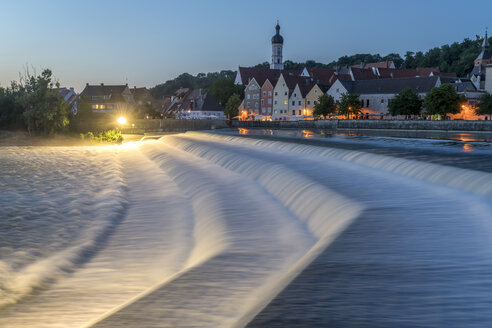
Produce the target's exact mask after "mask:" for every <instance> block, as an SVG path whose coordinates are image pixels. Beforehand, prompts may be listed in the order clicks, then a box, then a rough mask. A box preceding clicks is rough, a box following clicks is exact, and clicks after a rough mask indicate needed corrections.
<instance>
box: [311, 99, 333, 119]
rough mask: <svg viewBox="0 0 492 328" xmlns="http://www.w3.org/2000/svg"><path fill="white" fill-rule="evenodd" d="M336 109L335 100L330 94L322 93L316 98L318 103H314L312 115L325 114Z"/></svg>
mask: <svg viewBox="0 0 492 328" xmlns="http://www.w3.org/2000/svg"><path fill="white" fill-rule="evenodd" d="M336 110H337V108H336V106H335V100H334V99H333V97H332V96H329V95H327V94H326V93H324V94H323V95H322V96H321V97H319V98H318V103H317V104H316V105H314V111H313V115H314V116H326V115H328V114H331V113H335V112H336Z"/></svg>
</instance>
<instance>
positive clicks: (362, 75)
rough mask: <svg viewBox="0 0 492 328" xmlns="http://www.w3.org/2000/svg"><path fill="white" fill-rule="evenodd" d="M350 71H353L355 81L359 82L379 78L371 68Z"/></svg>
mask: <svg viewBox="0 0 492 328" xmlns="http://www.w3.org/2000/svg"><path fill="white" fill-rule="evenodd" d="M350 70H351V71H352V75H353V77H354V80H355V81H358V80H374V79H377V78H378V77H377V76H376V75H375V74H374V72H373V71H372V69H371V68H369V69H366V68H357V67H350Z"/></svg>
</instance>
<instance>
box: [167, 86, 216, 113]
mask: <svg viewBox="0 0 492 328" xmlns="http://www.w3.org/2000/svg"><path fill="white" fill-rule="evenodd" d="M162 105H163V106H167V108H164V107H162V109H161V111H162V114H163V115H164V116H166V117H175V118H178V119H220V120H224V119H226V117H225V114H224V107H223V106H222V105H221V104H220V103H219V102H218V101H217V99H215V98H214V97H213V96H212V95H211V94H209V93H208V92H207V93H202V89H189V88H180V89H178V90H177V91H176V92H175V93H174V96H172V97H170V98H165V99H163V100H162Z"/></svg>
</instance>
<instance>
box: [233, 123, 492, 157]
mask: <svg viewBox="0 0 492 328" xmlns="http://www.w3.org/2000/svg"><path fill="white" fill-rule="evenodd" d="M233 131H236V130H233ZM237 132H238V133H239V134H240V135H269V136H278V137H298V138H302V139H326V138H330V140H331V141H333V142H351V141H352V142H353V141H357V142H366V143H374V144H378V145H380V146H382V147H393V146H396V147H402V146H403V147H405V148H409V147H411V148H413V147H416V148H435V147H436V146H437V147H443V148H446V149H453V148H454V149H456V150H458V151H461V152H472V151H475V150H478V149H480V150H492V143H491V141H492V133H490V134H489V133H477V134H474V133H448V132H438V133H437V132H435V131H418V136H415V135H414V134H415V133H416V132H415V131H408V132H407V134H406V135H405V134H404V135H401V136H397V135H395V133H396V134H398V133H400V134H401V133H402V131H399V132H398V131H354V130H346V131H336V133H334V132H333V131H328V132H325V131H313V130H308V129H288V130H275V129H247V128H239V129H238V130H237Z"/></svg>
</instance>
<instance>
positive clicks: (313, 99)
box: [304, 84, 324, 116]
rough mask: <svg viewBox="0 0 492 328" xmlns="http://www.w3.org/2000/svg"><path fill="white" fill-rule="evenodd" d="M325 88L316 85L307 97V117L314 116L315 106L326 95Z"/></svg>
mask: <svg viewBox="0 0 492 328" xmlns="http://www.w3.org/2000/svg"><path fill="white" fill-rule="evenodd" d="M323 89H324V88H323V87H322V86H320V85H319V84H315V85H314V86H313V87H312V88H311V90H309V92H308V93H307V95H306V108H305V114H304V115H305V116H311V115H313V110H314V105H316V104H317V103H318V98H319V97H320V96H321V95H322V94H323V93H324V91H323Z"/></svg>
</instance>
